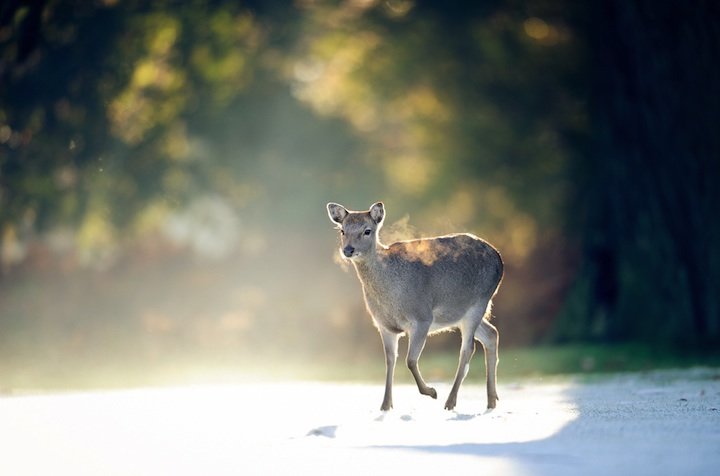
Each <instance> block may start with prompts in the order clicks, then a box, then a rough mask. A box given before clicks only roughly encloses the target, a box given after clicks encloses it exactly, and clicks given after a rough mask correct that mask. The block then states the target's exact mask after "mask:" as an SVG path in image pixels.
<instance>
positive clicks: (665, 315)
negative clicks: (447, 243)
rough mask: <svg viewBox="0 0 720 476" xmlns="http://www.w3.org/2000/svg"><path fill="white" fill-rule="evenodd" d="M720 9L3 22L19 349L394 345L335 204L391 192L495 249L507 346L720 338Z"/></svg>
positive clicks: (4, 168)
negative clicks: (382, 328) (328, 208)
mask: <svg viewBox="0 0 720 476" xmlns="http://www.w3.org/2000/svg"><path fill="white" fill-rule="evenodd" d="M717 13H718V12H717V6H716V5H715V4H714V3H713V2H710V1H703V2H699V3H698V4H697V5H695V6H677V5H670V4H668V5H665V4H663V5H658V6H657V7H656V6H655V5H654V4H653V3H651V2H645V1H641V0H638V1H632V2H619V1H612V2H603V3H602V5H585V4H581V3H578V2H570V1H567V0H555V1H548V0H529V1H524V2H520V1H518V0H492V1H484V2H462V1H456V0H451V1H445V2H433V1H413V0H383V1H380V0H346V1H340V2H338V1H330V0H298V1H296V2H295V3H294V4H292V5H289V4H288V3H287V2H281V1H279V0H269V1H262V2H260V1H248V2H223V1H211V0H204V1H203V0H193V1H188V2H176V1H172V0H164V1H163V0H161V1H155V2H150V3H149V2H140V1H134V0H128V1H122V2H119V1H116V0H102V1H100V0H98V1H94V2H85V1H72V0H36V1H21V0H9V1H6V2H3V3H2V5H0V232H1V235H0V240H1V242H2V254H1V259H0V264H1V267H2V277H3V280H2V281H0V293H2V294H3V296H4V299H3V300H2V301H1V302H0V328H2V329H3V332H2V335H3V338H2V342H3V344H2V345H4V346H5V353H7V354H11V355H22V354H23V353H26V354H28V355H29V354H33V355H34V354H37V352H38V348H42V349H44V350H43V351H42V352H45V353H47V354H48V355H47V357H48V358H51V359H56V358H62V356H63V355H66V354H73V355H74V354H77V353H82V352H100V351H101V350H102V349H105V350H107V349H108V348H112V347H113V346H116V347H117V349H116V354H117V355H126V354H127V353H128V352H129V353H135V352H137V353H139V354H140V355H143V356H145V357H146V358H149V359H152V358H153V356H157V355H159V354H162V353H165V352H169V353H173V352H176V350H177V349H184V350H185V351H186V352H189V353H192V352H197V353H218V354H220V355H228V356H231V357H229V358H241V357H242V358H247V356H248V355H256V354H258V353H259V354H264V353H276V354H282V353H283V352H284V351H285V349H288V348H291V349H293V350H292V351H293V352H294V353H307V354H308V355H316V354H317V355H320V354H321V353H323V352H325V353H327V355H331V354H332V353H333V352H336V351H344V352H347V353H348V355H355V354H356V353H365V352H368V351H369V349H373V350H376V349H375V347H377V345H378V344H377V336H376V335H375V333H374V330H373V328H372V326H371V325H370V323H369V320H368V318H367V317H366V316H365V315H364V314H365V311H364V309H363V304H362V301H361V296H360V292H359V286H358V284H357V283H356V280H355V278H354V276H352V275H351V274H350V273H342V272H341V271H339V270H338V269H337V267H335V266H333V265H332V259H331V256H332V253H333V250H334V247H335V244H334V241H333V240H334V237H333V232H332V230H331V226H329V224H328V223H327V219H326V217H325V214H324V210H323V208H324V204H325V203H326V202H327V201H339V202H342V203H344V204H345V205H347V206H349V207H351V208H364V207H366V206H368V205H369V204H370V203H372V202H374V201H375V200H378V199H382V200H384V201H385V203H386V205H387V208H388V221H387V223H386V227H385V229H384V231H383V234H382V237H383V239H385V240H386V241H391V240H394V239H402V238H408V237H414V236H419V235H426V234H434V233H449V232H454V231H472V232H474V233H476V234H478V235H481V236H483V237H486V238H488V239H489V240H490V241H491V242H493V243H494V244H496V245H497V246H498V247H499V249H500V250H501V251H502V253H503V256H504V258H505V261H506V265H507V275H506V278H505V281H504V283H503V289H502V292H501V293H500V295H499V296H498V302H497V306H496V313H497V314H498V321H497V322H498V326H499V327H500V329H501V333H502V334H503V340H504V341H505V342H509V343H513V342H514V343H525V344H528V343H538V342H542V341H545V340H547V339H551V338H552V339H556V340H574V341H575V340H588V339H590V340H598V341H606V340H626V339H631V340H641V341H646V342H664V343H675V344H681V345H696V344H698V343H704V344H709V343H712V342H717V341H718V339H720V304H719V303H718V298H717V296H718V294H717V292H716V291H717V289H720V286H719V284H720V283H719V280H720V255H719V253H720V252H719V251H718V241H720V240H718V238H719V237H718V233H719V231H718V221H717V220H715V219H714V218H713V213H714V212H715V205H717V204H718V203H720V201H719V200H718V196H717V193H718V192H717V187H714V186H713V183H714V180H715V179H717V178H718V177H720V172H719V171H718V160H717V157H718V156H720V154H719V152H720V146H718V142H717V141H718V139H717V134H716V133H715V132H714V130H713V129H712V128H713V127H715V126H714V125H715V124H717V123H718V122H719V121H718V119H720V118H718V117H717V116H718V111H720V107H719V106H718V98H720V94H718V93H719V91H717V89H718V87H719V86H718V85H719V84H720V80H719V79H720V78H718V71H719V68H718V61H717V60H718V45H719V44H720V41H719V40H718V30H717V28H716V27H715V26H714V23H713V22H714V19H716V18H717V17H718V16H717ZM598 19H601V20H602V21H600V20H598ZM30 296H33V297H32V298H30ZM557 316H560V318H559V319H556V317H557ZM269 334H272V335H273V337H272V338H269V337H268V335H269ZM438 339H439V342H440V343H441V344H440V345H441V346H443V345H450V344H451V338H450V337H447V336H443V337H440V338H438ZM268 341H271V342H268ZM452 345H453V346H454V345H455V343H454V342H452Z"/></svg>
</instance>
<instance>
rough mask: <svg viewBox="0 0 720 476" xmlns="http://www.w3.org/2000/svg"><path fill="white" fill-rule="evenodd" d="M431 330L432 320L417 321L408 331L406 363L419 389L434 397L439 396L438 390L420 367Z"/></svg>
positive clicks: (424, 393)
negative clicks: (430, 385) (432, 385)
mask: <svg viewBox="0 0 720 476" xmlns="http://www.w3.org/2000/svg"><path fill="white" fill-rule="evenodd" d="M429 330H430V322H417V323H415V325H414V326H413V327H412V328H411V329H410V331H408V352H407V359H406V363H407V366H408V369H410V373H412V375H413V377H414V378H415V383H417V386H418V390H419V391H420V393H421V394H423V395H428V396H430V397H432V398H437V392H436V391H435V389H434V388H432V387H429V386H428V385H427V384H426V383H425V381H424V380H423V378H422V375H421V374H420V368H419V367H418V360H419V359H420V354H422V351H423V349H424V348H425V341H426V340H427V335H428V331H429Z"/></svg>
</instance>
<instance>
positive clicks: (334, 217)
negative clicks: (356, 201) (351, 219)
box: [327, 202, 348, 225]
mask: <svg viewBox="0 0 720 476" xmlns="http://www.w3.org/2000/svg"><path fill="white" fill-rule="evenodd" d="M327 211H328V216H329V217H330V220H331V221H332V222H333V223H337V224H338V225H341V224H342V222H343V220H344V219H345V217H346V216H348V211H347V210H346V209H345V207H343V206H342V205H339V204H337V203H332V202H330V203H328V204H327Z"/></svg>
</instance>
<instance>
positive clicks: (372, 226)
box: [327, 202, 503, 411]
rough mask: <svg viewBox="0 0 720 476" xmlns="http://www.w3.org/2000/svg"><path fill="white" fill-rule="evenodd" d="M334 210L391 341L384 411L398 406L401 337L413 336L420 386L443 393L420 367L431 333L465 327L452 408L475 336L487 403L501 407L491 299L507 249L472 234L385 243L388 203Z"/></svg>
mask: <svg viewBox="0 0 720 476" xmlns="http://www.w3.org/2000/svg"><path fill="white" fill-rule="evenodd" d="M327 211H328V215H329V216H330V220H332V221H333V222H334V223H335V224H336V225H337V226H338V229H339V230H340V235H341V241H342V248H341V253H342V255H343V256H344V258H346V259H348V260H350V262H352V264H353V266H354V267H355V271H357V275H358V278H360V282H361V283H362V288H363V294H364V296H365V304H366V306H367V309H368V311H369V312H370V315H371V316H372V318H373V321H374V322H375V325H376V326H377V328H378V330H379V331H380V335H381V337H382V342H383V346H384V347H385V365H386V369H387V371H386V377H385V397H384V398H383V402H382V406H381V407H380V409H381V410H384V411H385V410H389V409H390V408H392V406H393V404H392V383H393V375H394V372H395V361H396V360H397V346H398V338H399V337H400V335H401V334H402V333H405V334H406V335H407V336H408V352H407V361H406V362H407V366H408V368H409V369H410V372H411V373H412V375H413V377H414V378H415V382H416V383H417V386H418V390H420V393H421V394H423V395H429V396H430V397H432V398H437V392H436V391H435V389H434V388H432V387H429V386H428V385H427V384H426V383H425V381H424V380H423V378H422V376H421V375H420V369H419V368H418V359H419V358H420V354H421V353H422V350H423V348H424V347H425V341H426V339H427V336H428V334H429V333H434V332H436V331H440V330H443V329H450V328H457V329H460V332H461V334H462V346H461V347H460V362H459V364H458V368H457V373H456V374H455V381H454V383H453V386H452V390H450V395H449V396H448V399H447V401H446V402H445V408H446V409H447V410H452V409H453V408H455V403H456V401H457V393H458V390H459V388H460V384H462V381H463V380H464V379H465V377H466V376H467V373H468V370H469V368H470V359H471V357H472V356H473V354H474V353H475V345H474V340H473V339H477V340H478V341H480V343H481V344H482V345H483V347H484V349H485V371H486V377H487V406H488V408H495V404H496V402H497V400H498V396H497V390H496V388H495V380H496V371H497V363H498V331H497V329H496V328H495V327H494V326H493V325H492V324H490V322H488V319H489V318H490V309H491V307H492V298H493V297H494V296H495V293H496V292H497V290H498V287H499V285H500V280H501V279H502V276H503V262H502V258H501V257H500V254H499V253H498V252H497V250H496V249H495V248H493V247H492V246H491V245H490V244H489V243H487V242H485V241H483V240H481V239H480V238H477V237H476V236H473V235H470V234H456V235H448V236H440V237H437V238H425V239H420V240H411V241H400V242H397V243H393V244H391V245H390V246H385V245H383V244H382V243H380V241H379V240H378V231H379V230H380V227H381V226H382V224H383V219H384V218H385V208H384V206H383V204H382V202H378V203H376V204H374V205H373V206H372V207H370V210H368V211H366V212H355V211H348V210H347V209H345V207H343V206H342V205H338V204H337V203H328V205H327Z"/></svg>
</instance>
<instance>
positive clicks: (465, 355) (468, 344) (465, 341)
mask: <svg viewBox="0 0 720 476" xmlns="http://www.w3.org/2000/svg"><path fill="white" fill-rule="evenodd" d="M477 326H478V324H477V321H475V323H473V322H472V321H470V322H468V323H465V324H463V325H461V326H460V333H461V336H462V344H461V346H460V356H459V358H458V368H457V372H456V373H455V381H454V382H453V386H452V389H451V390H450V394H449V395H448V398H447V401H446V402H445V409H446V410H452V409H453V408H455V404H456V403H457V395H458V391H459V390H460V385H462V383H463V380H465V377H467V374H468V371H469V370H470V359H472V356H473V354H475V341H474V340H473V335H474V334H475V329H476V328H477Z"/></svg>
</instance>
